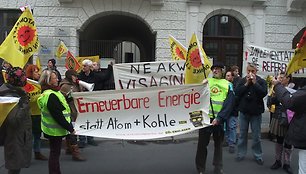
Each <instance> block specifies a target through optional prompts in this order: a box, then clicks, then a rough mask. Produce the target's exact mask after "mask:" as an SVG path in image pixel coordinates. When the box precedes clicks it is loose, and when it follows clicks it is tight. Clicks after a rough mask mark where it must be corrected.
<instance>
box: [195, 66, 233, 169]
mask: <svg viewBox="0 0 306 174" xmlns="http://www.w3.org/2000/svg"><path fill="white" fill-rule="evenodd" d="M223 68H224V66H223V65H222V64H221V63H218V62H214V64H213V66H212V67H211V70H212V72H213V77H212V78H208V79H207V80H206V79H205V80H204V81H203V83H207V82H208V84H209V88H210V95H211V96H210V97H211V107H210V109H209V114H208V115H209V116H210V120H211V124H212V125H211V126H208V127H205V128H202V129H200V130H199V138H198V147H197V154H196V168H197V171H198V173H199V174H202V173H204V172H205V169H206V159H207V146H208V144H209V141H210V137H211V134H212V135H213V139H214V146H215V149H214V158H213V165H214V166H215V168H214V173H215V174H222V173H223V162H222V158H223V157H222V143H223V139H224V126H223V122H225V121H226V120H227V118H228V117H229V115H230V113H231V111H232V108H233V103H234V100H235V98H234V93H233V87H232V85H231V83H230V82H228V81H227V80H225V79H224V78H223Z"/></svg>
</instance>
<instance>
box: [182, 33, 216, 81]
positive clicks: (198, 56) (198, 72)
mask: <svg viewBox="0 0 306 174" xmlns="http://www.w3.org/2000/svg"><path fill="white" fill-rule="evenodd" d="M210 67H211V62H210V61H209V60H208V58H207V56H206V53H205V52H204V49H203V48H202V46H201V45H200V43H199V40H198V39H197V36H196V35H195V34H193V35H192V37H191V39H190V44H189V47H188V52H187V58H186V69H185V84H198V83H202V81H203V80H204V79H205V78H207V76H208V75H209V73H210V71H211V70H210Z"/></svg>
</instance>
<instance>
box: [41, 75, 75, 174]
mask: <svg viewBox="0 0 306 174" xmlns="http://www.w3.org/2000/svg"><path fill="white" fill-rule="evenodd" d="M39 83H40V85H41V89H42V92H43V93H42V94H41V96H40V97H39V98H38V100H37V103H38V106H39V108H40V109H41V115H42V117H41V128H42V131H43V133H44V136H45V137H46V138H48V139H49V145H50V155H49V164H48V166H49V173H50V174H51V173H52V174H53V173H54V174H55V173H56V174H60V173H61V170H60V163H59V158H60V154H61V146H62V139H63V138H64V137H65V136H67V135H68V133H69V132H70V133H71V134H75V130H74V129H73V126H72V124H71V117H70V113H71V112H70V108H69V105H68V103H67V101H66V98H65V96H64V95H63V94H62V93H61V92H60V87H59V86H58V76H57V73H56V72H55V71H52V70H44V71H43V72H42V74H41V77H40V79H39Z"/></svg>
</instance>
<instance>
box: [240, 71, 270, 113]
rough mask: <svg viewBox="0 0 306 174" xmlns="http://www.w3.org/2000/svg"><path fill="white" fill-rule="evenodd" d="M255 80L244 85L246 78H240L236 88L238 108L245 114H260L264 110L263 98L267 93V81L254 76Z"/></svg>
mask: <svg viewBox="0 0 306 174" xmlns="http://www.w3.org/2000/svg"><path fill="white" fill-rule="evenodd" d="M256 80H257V82H256V83H255V84H251V85H248V86H245V83H246V78H245V77H244V78H242V79H241V80H240V81H239V83H238V85H237V87H236V89H235V94H236V96H237V97H238V101H239V103H238V110H239V111H240V112H242V113H243V114H247V115H260V114H261V113H263V112H264V111H265V107H264V102H263V98H264V97H265V96H266V95H267V93H268V92H267V83H266V81H265V80H264V79H262V78H260V77H259V76H256Z"/></svg>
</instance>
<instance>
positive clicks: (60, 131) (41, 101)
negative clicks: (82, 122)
mask: <svg viewBox="0 0 306 174" xmlns="http://www.w3.org/2000/svg"><path fill="white" fill-rule="evenodd" d="M51 93H53V94H55V95H56V96H57V97H58V98H59V100H60V102H61V103H62V105H63V106H64V107H65V110H63V115H64V117H65V119H66V120H67V121H68V122H69V123H70V122H71V119H70V113H71V111H70V108H69V105H68V103H67V101H66V99H65V97H64V95H63V94H62V93H61V92H60V91H53V90H50V89H49V90H45V91H44V92H43V93H42V94H41V96H40V97H39V98H38V100H37V103H38V106H39V107H40V109H41V130H42V131H43V132H44V133H45V134H47V135H50V136H65V135H67V134H68V131H67V130H66V129H64V128H63V127H62V126H60V125H59V124H58V123H57V122H56V121H55V120H54V118H53V117H52V115H51V114H50V112H49V110H48V108H47V103H48V99H49V96H50V94H51Z"/></svg>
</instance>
